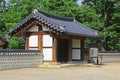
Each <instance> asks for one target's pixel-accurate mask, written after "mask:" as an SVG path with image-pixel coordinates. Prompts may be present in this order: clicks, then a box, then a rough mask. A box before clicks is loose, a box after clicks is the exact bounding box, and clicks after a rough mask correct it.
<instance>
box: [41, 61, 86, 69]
mask: <svg viewBox="0 0 120 80" xmlns="http://www.w3.org/2000/svg"><path fill="white" fill-rule="evenodd" d="M85 64H87V62H85V61H72V62H67V63H44V64H42V65H39V67H41V68H65V67H75V66H82V65H85Z"/></svg>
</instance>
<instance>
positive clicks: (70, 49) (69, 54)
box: [68, 39, 72, 61]
mask: <svg viewBox="0 0 120 80" xmlns="http://www.w3.org/2000/svg"><path fill="white" fill-rule="evenodd" d="M68 48H69V51H68V58H69V59H68V61H72V40H71V39H70V40H69V47H68Z"/></svg>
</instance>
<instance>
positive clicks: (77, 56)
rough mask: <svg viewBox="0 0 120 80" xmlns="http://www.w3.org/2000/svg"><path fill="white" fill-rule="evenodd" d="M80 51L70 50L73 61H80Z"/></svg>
mask: <svg viewBox="0 0 120 80" xmlns="http://www.w3.org/2000/svg"><path fill="white" fill-rule="evenodd" d="M80 55H81V53H80V49H72V59H74V60H80V58H81V57H80Z"/></svg>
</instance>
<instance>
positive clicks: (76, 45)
mask: <svg viewBox="0 0 120 80" xmlns="http://www.w3.org/2000/svg"><path fill="white" fill-rule="evenodd" d="M80 46H81V45H80V40H78V39H72V48H80Z"/></svg>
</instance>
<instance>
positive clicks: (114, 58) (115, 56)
mask: <svg viewBox="0 0 120 80" xmlns="http://www.w3.org/2000/svg"><path fill="white" fill-rule="evenodd" d="M98 57H99V58H100V59H99V60H100V61H99V62H101V58H102V63H106V62H120V52H99V53H98Z"/></svg>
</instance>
